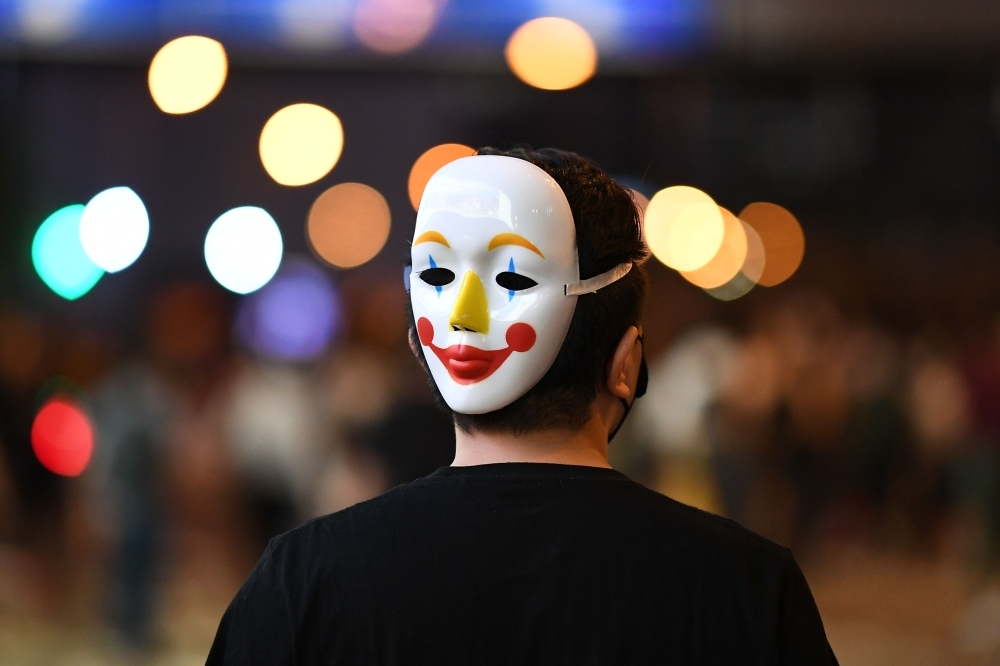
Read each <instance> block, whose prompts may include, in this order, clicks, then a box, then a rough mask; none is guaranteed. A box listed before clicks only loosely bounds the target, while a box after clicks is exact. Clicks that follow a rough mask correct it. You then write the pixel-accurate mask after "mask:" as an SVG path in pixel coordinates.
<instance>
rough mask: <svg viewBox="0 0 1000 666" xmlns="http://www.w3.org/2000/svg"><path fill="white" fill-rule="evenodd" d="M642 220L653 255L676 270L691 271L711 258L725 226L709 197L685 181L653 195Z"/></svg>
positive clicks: (720, 213)
mask: <svg viewBox="0 0 1000 666" xmlns="http://www.w3.org/2000/svg"><path fill="white" fill-rule="evenodd" d="M643 223H644V230H645V234H646V243H647V244H648V245H649V249H650V251H651V252H652V253H653V256H655V257H656V258H657V259H659V260H660V261H662V262H663V263H664V264H666V265H667V266H669V267H670V268H673V269H675V270H678V271H694V270H696V269H699V268H701V267H702V266H704V265H705V264H707V263H708V262H709V261H711V260H712V257H714V256H715V254H716V253H717V252H718V251H719V248H720V247H721V246H722V239H723V237H724V236H725V230H726V225H725V222H724V221H723V218H722V211H721V210H720V209H719V206H718V205H716V203H715V202H714V201H713V200H712V197H710V196H708V195H707V194H705V193H704V192H702V191H701V190H699V189H696V188H694V187H688V186H687V185H675V186H673V187H668V188H665V189H662V190H660V191H659V192H657V193H656V194H655V195H653V198H652V199H650V201H649V205H648V206H647V207H646V215H645V217H644V219H643Z"/></svg>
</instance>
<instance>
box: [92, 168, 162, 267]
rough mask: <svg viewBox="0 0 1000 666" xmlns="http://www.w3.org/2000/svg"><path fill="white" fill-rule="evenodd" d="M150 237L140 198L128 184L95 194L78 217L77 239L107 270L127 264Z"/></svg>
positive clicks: (96, 262) (147, 216)
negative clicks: (78, 237)
mask: <svg viewBox="0 0 1000 666" xmlns="http://www.w3.org/2000/svg"><path fill="white" fill-rule="evenodd" d="M147 240H149V215H148V214H147V213H146V206H144V205H143V203H142V199H140V198H139V195H138V194H136V193H135V192H133V191H132V190H131V188H128V187H112V188H110V189H107V190H104V191H103V192H100V193H99V194H97V195H96V196H95V197H94V198H93V199H91V200H90V202H89V203H88V204H87V207H86V208H84V209H83V215H82V216H81V218H80V243H81V244H82V245H83V251H84V252H86V253H87V256H88V257H89V258H90V260H91V261H93V262H94V263H95V264H97V265H98V266H99V267H101V268H103V269H104V270H105V271H107V272H108V273H115V272H117V271H120V270H122V269H123V268H127V267H129V266H131V265H132V263H133V262H134V261H135V260H136V259H138V258H139V255H140V254H142V251H143V250H144V249H145V248H146V241H147Z"/></svg>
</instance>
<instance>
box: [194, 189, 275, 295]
mask: <svg viewBox="0 0 1000 666" xmlns="http://www.w3.org/2000/svg"><path fill="white" fill-rule="evenodd" d="M282 252H283V246H282V242H281V231H279V230H278V225H277V223H275V221H274V218H272V217H271V215H270V214H269V213H268V212H267V211H266V210H264V209H263V208H257V207H255V206H241V207H240V208H233V209H232V210H229V211H226V212H225V213H223V214H222V215H221V216H219V219H217V220H216V221H215V222H213V223H212V226H211V227H210V228H209V230H208V234H207V235H206V236H205V263H206V264H208V270H209V272H210V273H211V274H212V277H214V278H215V279H216V281H218V283H219V284H221V285H222V286H223V287H225V288H226V289H228V290H230V291H234V292H236V293H237V294H249V293H250V292H251V291H256V290H257V289H260V288H261V287H263V286H264V285H265V284H267V283H268V281H269V280H270V279H271V278H272V277H274V274H275V273H276V272H277V270H278V266H279V265H280V264H281V255H282Z"/></svg>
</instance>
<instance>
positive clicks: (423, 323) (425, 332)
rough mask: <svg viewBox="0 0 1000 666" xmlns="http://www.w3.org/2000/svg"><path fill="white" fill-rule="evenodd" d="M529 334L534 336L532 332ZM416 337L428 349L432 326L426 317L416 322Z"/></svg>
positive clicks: (432, 331) (432, 332) (432, 335)
mask: <svg viewBox="0 0 1000 666" xmlns="http://www.w3.org/2000/svg"><path fill="white" fill-rule="evenodd" d="M531 333H532V335H534V331H532V332H531ZM417 337H419V338H420V344H422V345H424V346H425V347H430V346H431V342H433V341H434V324H432V323H431V320H430V319H428V318H427V317H421V318H420V320H419V321H417Z"/></svg>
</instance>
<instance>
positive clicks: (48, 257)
mask: <svg viewBox="0 0 1000 666" xmlns="http://www.w3.org/2000/svg"><path fill="white" fill-rule="evenodd" d="M83 209H84V205H83V204H74V205H72V206H66V207H65V208H60V209H59V210H57V211H56V212H54V213H52V214H51V215H49V216H48V217H47V218H45V221H44V222H42V226H40V227H38V231H36V232H35V240H34V241H33V242H32V244H31V261H32V263H34V264H35V271H36V272H37V273H38V277H40V278H42V282H44V283H45V284H47V285H48V286H49V289H51V290H52V291H54V292H56V293H57V294H59V295H60V296H62V297H63V298H65V299H67V300H70V301H72V300H74V299H77V298H80V297H81V296H83V295H84V294H86V293H87V292H88V291H90V290H91V288H93V286H94V285H95V284H97V281H98V280H100V279H101V276H102V275H104V271H103V270H101V269H100V268H99V267H98V266H97V265H96V264H95V263H94V262H93V261H91V260H90V258H89V257H88V256H87V253H86V252H84V251H83V243H81V242H80V217H81V216H82V215H83Z"/></svg>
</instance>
